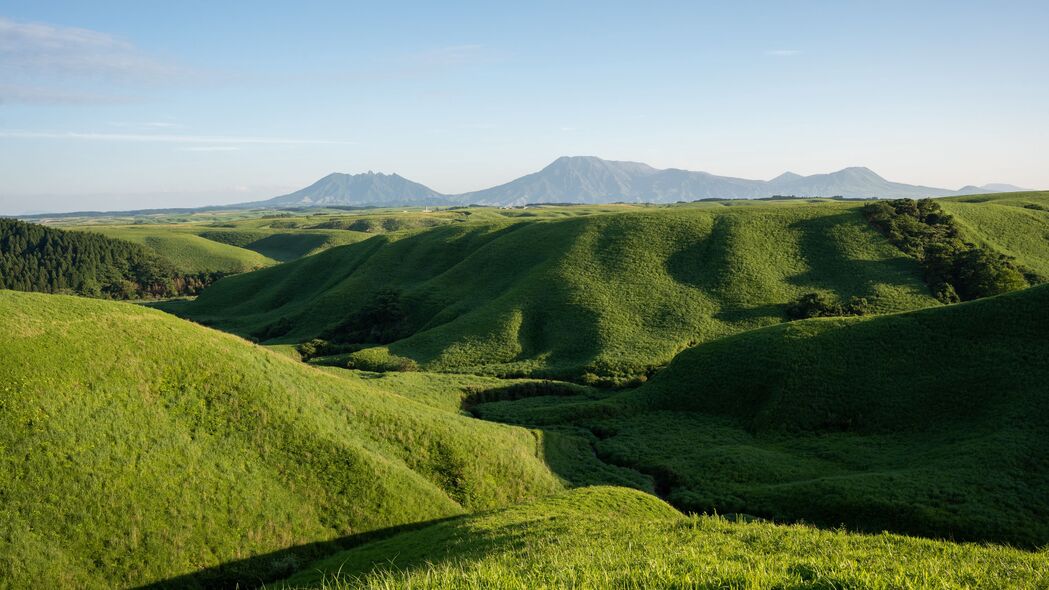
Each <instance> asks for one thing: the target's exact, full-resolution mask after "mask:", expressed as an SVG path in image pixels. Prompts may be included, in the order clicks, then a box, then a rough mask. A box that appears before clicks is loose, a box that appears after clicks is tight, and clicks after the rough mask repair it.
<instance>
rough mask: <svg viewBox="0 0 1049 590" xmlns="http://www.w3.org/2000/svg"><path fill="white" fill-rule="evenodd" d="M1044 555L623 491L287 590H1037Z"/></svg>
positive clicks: (479, 523)
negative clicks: (767, 516)
mask: <svg viewBox="0 0 1049 590" xmlns="http://www.w3.org/2000/svg"><path fill="white" fill-rule="evenodd" d="M1047 572H1049V554H1047V553H1045V552H1044V551H1043V552H1040V553H1024V552H1022V551H1017V550H1013V549H1006V548H1001V547H994V546H990V547H986V546H977V545H958V544H954V543H946V542H936V541H928V540H920V539H914V538H909V537H902V536H897V535H890V534H880V535H870V536H868V535H858V534H852V533H846V532H841V531H826V530H819V529H814V528H810V527H807V526H778V525H772V524H767V523H742V522H730V521H727V520H724V519H721V518H718V517H709V516H707V517H691V518H688V517H685V516H683V515H681V514H680V513H678V512H676V511H675V510H673V509H672V508H670V506H667V505H666V504H664V503H662V502H660V501H659V500H657V499H655V498H653V497H651V496H647V495H644V494H641V493H639V492H635V491H632V490H626V489H623V488H584V489H580V490H574V491H572V492H569V493H566V494H565V495H563V496H559V497H555V498H550V499H545V500H542V501H540V502H537V503H534V504H531V505H525V506H516V507H513V508H510V509H507V510H501V511H498V512H494V513H490V514H485V515H477V516H470V517H466V518H461V519H456V520H453V521H449V522H445V523H441V524H437V525H434V526H431V527H428V528H426V529H422V530H419V531H413V532H409V533H403V534H400V535H397V536H395V537H393V538H390V539H386V540H382V541H377V542H374V543H369V544H367V545H364V546H362V547H358V548H355V549H352V550H349V551H346V552H343V553H339V554H337V555H334V556H332V557H331V558H328V559H326V560H324V561H321V562H319V563H316V564H312V565H310V566H308V567H307V568H304V570H303V572H302V573H301V574H298V575H296V576H294V577H292V578H291V579H290V580H287V581H286V582H285V584H286V585H287V587H294V588H325V589H336V588H339V589H342V588H869V589H890V588H891V589H899V588H908V589H910V588H915V589H916V588H929V589H932V588H986V589H998V588H1037V587H1043V586H1045V585H1046V584H1049V573H1047Z"/></svg>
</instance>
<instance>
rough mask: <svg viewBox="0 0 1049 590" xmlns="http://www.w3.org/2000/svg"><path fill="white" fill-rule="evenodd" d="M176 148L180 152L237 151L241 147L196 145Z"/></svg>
mask: <svg viewBox="0 0 1049 590" xmlns="http://www.w3.org/2000/svg"><path fill="white" fill-rule="evenodd" d="M176 149H177V150H178V151H180V152H235V151H237V150H239V149H240V148H239V147H237V146H235V145H195V146H193V147H184V148H176Z"/></svg>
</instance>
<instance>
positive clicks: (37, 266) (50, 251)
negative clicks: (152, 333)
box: [0, 219, 224, 299]
mask: <svg viewBox="0 0 1049 590" xmlns="http://www.w3.org/2000/svg"><path fill="white" fill-rule="evenodd" d="M222 276H224V273H221V272H198V273H179V272H177V271H176V270H175V268H174V267H173V266H172V265H171V264H170V263H168V262H166V261H165V260H163V259H161V258H160V257H158V256H157V255H156V254H154V253H153V252H151V251H150V250H149V249H147V248H146V247H144V246H141V245H139V244H134V243H131V242H127V241H124V240H116V239H113V238H108V237H105V236H102V235H98V234H93V233H86V232H74V231H65V230H60V229H56V228H52V227H45V226H42V225H37V224H32V223H25V222H22V221H18V220H15V219H0V289H11V290H15V291H40V292H44V293H73V294H77V295H83V296H86V297H99V298H107V299H147V298H161V297H175V296H179V295H196V294H197V293H198V292H200V290H201V289H203V288H204V287H206V286H208V285H210V284H211V283H213V282H215V281H216V280H218V279H219V278H221V277H222Z"/></svg>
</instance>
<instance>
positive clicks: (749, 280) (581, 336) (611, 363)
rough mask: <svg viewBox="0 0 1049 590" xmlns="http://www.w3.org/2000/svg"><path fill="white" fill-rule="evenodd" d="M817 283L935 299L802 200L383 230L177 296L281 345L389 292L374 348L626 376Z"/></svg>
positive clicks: (445, 365) (447, 363) (339, 321)
mask: <svg viewBox="0 0 1049 590" xmlns="http://www.w3.org/2000/svg"><path fill="white" fill-rule="evenodd" d="M811 291H821V292H825V293H828V294H830V295H833V296H835V297H838V298H842V299H847V298H849V297H851V296H862V297H867V298H868V299H869V300H871V302H872V303H873V308H874V309H875V310H877V311H896V310H903V309H913V308H916V307H923V306H928V305H933V304H935V301H934V300H933V299H932V298H931V297H930V296H929V294H928V289H927V288H926V287H925V285H924V284H922V282H921V277H920V273H919V270H918V268H917V266H916V265H915V264H914V262H913V261H911V260H909V259H907V258H906V257H904V256H903V255H902V254H901V253H900V252H899V251H897V250H896V249H895V248H893V247H892V246H891V245H889V244H887V243H886V242H885V241H884V239H882V238H881V237H880V236H879V235H878V234H877V233H876V232H875V231H873V230H872V229H871V228H869V227H868V226H867V224H866V222H865V221H864V220H863V218H862V216H861V215H860V213H859V211H858V209H856V208H855V207H853V206H848V205H841V204H829V203H821V204H815V205H813V204H807V203H794V204H790V205H769V206H763V207H759V206H753V207H732V208H728V207H722V208H720V209H714V208H674V209H659V210H650V211H624V212H621V213H613V214H602V215H592V216H586V217H577V218H568V219H560V220H546V221H521V222H517V223H511V222H505V221H504V222H496V221H489V222H484V223H462V224H453V225H446V226H442V227H437V228H434V229H431V230H428V231H425V232H421V233H414V234H410V235H406V236H377V237H375V238H372V239H370V240H367V241H365V242H362V243H359V244H355V245H352V246H347V247H343V248H336V249H333V250H329V251H327V252H324V253H321V254H319V255H316V256H313V257H310V258H307V259H303V260H299V261H296V262H294V263H290V264H287V265H282V266H281V267H279V268H272V269H265V270H262V271H259V272H256V273H251V274H247V275H242V276H239V277H233V278H229V279H225V280H223V281H220V282H219V283H217V284H216V285H215V286H214V287H212V288H210V289H208V290H207V291H206V292H205V293H203V294H202V295H201V297H199V298H198V299H197V300H196V301H195V302H185V303H176V304H173V305H171V306H169V307H167V309H170V310H172V311H174V312H175V313H179V314H183V315H185V316H187V317H190V318H192V319H194V320H198V321H203V322H207V323H209V324H213V325H215V326H217V327H220V328H222V329H225V330H230V331H234V332H237V333H241V334H264V335H265V336H266V337H268V338H274V337H276V338H277V341H283V342H291V341H303V340H308V339H310V338H313V337H317V336H324V337H327V338H331V339H338V338H339V337H340V336H345V334H346V333H347V332H353V328H354V326H353V325H352V324H353V323H354V321H355V320H354V318H355V317H357V316H359V315H360V314H361V310H362V309H365V308H368V306H369V305H373V303H374V301H375V300H376V298H377V297H379V296H386V295H381V294H384V293H385V294H389V293H391V292H392V293H393V294H394V297H395V298H396V301H395V302H394V305H393V307H395V308H396V309H397V312H396V314H401V315H397V317H393V318H386V321H388V322H389V324H390V325H389V326H388V328H389V329H388V330H384V331H383V335H382V336H383V339H384V340H386V341H392V343H391V344H389V347H388V353H387V351H386V350H385V349H381V350H379V351H372V352H370V353H367V354H370V355H372V356H381V355H385V354H392V355H394V356H400V357H408V358H410V359H412V360H414V361H416V362H418V363H420V364H421V365H422V366H423V367H424V368H427V369H431V370H440V371H470V372H479V373H489V374H501V375H533V376H556V377H568V378H573V379H584V380H604V381H612V382H622V381H627V380H630V379H633V378H636V377H638V376H642V375H645V374H646V373H648V372H650V371H651V368H652V367H653V366H658V365H661V364H664V363H666V362H668V361H669V360H670V359H671V358H672V357H673V355H674V354H676V353H677V352H679V351H680V350H682V349H683V348H685V347H687V346H689V345H691V344H694V343H696V342H705V341H709V340H712V339H715V338H718V337H721V336H724V335H727V334H733V333H736V332H740V331H743V330H747V329H751V328H755V327H760V326H764V325H769V324H773V323H778V322H780V321H782V320H783V318H784V315H783V309H784V306H785V305H786V304H787V303H788V302H790V301H791V300H793V299H796V298H797V297H798V296H800V295H801V294H803V293H806V292H811ZM396 314H395V315H396ZM371 324H372V325H374V324H375V321H372V322H371ZM273 326H282V327H283V329H282V330H280V331H275V330H272V329H269V327H273ZM275 332H276V333H275ZM355 338H357V339H360V338H359V337H356V336H355ZM372 342H374V340H372Z"/></svg>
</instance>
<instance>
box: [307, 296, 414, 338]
mask: <svg viewBox="0 0 1049 590" xmlns="http://www.w3.org/2000/svg"><path fill="white" fill-rule="evenodd" d="M408 334H409V330H408V314H407V312H406V310H405V305H404V302H403V301H402V298H401V294H400V292H398V291H396V290H394V289H379V290H378V291H376V293H375V294H374V295H373V297H372V299H371V300H370V301H369V302H368V303H366V304H365V305H364V306H363V307H361V308H360V309H358V310H357V311H355V312H353V313H352V314H350V316H349V317H348V318H346V319H345V320H343V321H342V322H340V323H338V324H336V325H335V326H334V327H332V328H330V329H328V330H327V331H325V332H324V333H323V334H322V335H321V337H322V338H323V339H325V340H330V341H332V342H335V343H364V342H368V343H373V344H389V343H390V342H394V341H395V340H400V339H401V338H404V337H405V336H407V335H408Z"/></svg>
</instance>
